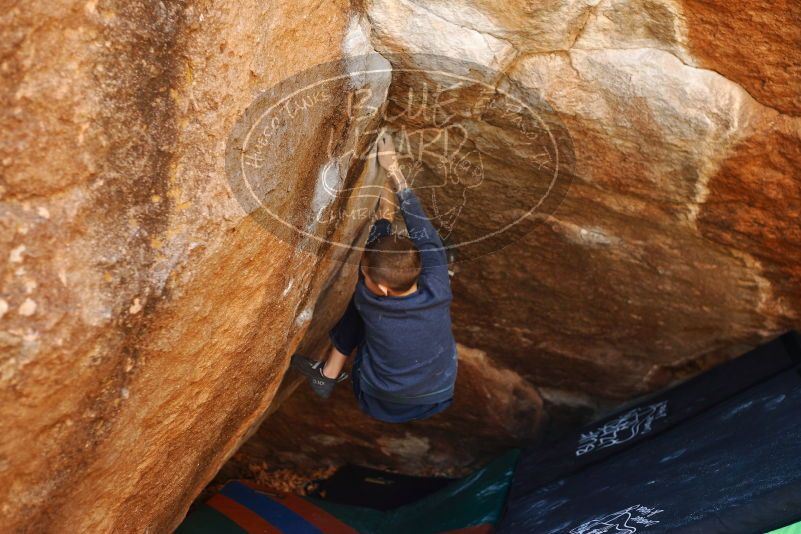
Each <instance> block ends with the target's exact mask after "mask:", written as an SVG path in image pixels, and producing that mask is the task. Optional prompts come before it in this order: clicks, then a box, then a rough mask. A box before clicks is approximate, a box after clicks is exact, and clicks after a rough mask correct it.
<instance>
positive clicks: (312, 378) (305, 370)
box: [290, 354, 348, 399]
mask: <svg viewBox="0 0 801 534" xmlns="http://www.w3.org/2000/svg"><path fill="white" fill-rule="evenodd" d="M290 365H291V367H292V368H293V369H295V370H296V371H299V372H300V373H301V374H302V375H303V376H305V377H306V378H307V379H308V381H309V385H310V386H311V388H312V391H314V394H315V395H317V396H318V397H320V398H322V399H327V398H329V397H331V394H332V393H333V392H334V386H336V385H337V384H338V383H339V382H342V381H343V380H345V379H346V378H348V373H346V372H345V371H342V372H341V373H339V376H338V377H336V378H328V377H327V376H325V375H324V374H323V366H324V365H325V362H318V361H315V360H312V359H310V358H307V357H305V356H303V355H301V354H293V355H292V362H291V363H290Z"/></svg>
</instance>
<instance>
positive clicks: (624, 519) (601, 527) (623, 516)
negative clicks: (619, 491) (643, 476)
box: [570, 504, 663, 534]
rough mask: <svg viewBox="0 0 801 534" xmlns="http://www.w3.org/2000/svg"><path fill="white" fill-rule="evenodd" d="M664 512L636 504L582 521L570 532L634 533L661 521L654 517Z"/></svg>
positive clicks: (599, 533) (597, 533) (573, 533)
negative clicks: (597, 517)
mask: <svg viewBox="0 0 801 534" xmlns="http://www.w3.org/2000/svg"><path fill="white" fill-rule="evenodd" d="M662 512H663V510H659V509H656V508H650V507H648V506H642V505H640V504H635V505H634V506H629V507H628V508H625V509H623V510H619V511H617V512H614V513H611V514H608V515H605V516H603V517H601V518H599V519H591V520H590V521H587V522H585V523H582V524H581V525H579V526H577V527H575V528H574V529H572V530H571V531H570V534H607V533H611V532H625V533H626V534H634V533H635V532H637V530H638V529H643V528H647V527H651V526H653V525H656V524H657V523H659V521H656V520H654V519H652V518H653V517H654V516H655V515H657V514H659V513H662Z"/></svg>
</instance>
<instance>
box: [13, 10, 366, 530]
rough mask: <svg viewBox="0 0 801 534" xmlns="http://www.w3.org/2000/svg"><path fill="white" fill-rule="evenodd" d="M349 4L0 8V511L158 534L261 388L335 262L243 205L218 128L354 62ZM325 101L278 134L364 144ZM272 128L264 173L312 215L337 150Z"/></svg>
mask: <svg viewBox="0 0 801 534" xmlns="http://www.w3.org/2000/svg"><path fill="white" fill-rule="evenodd" d="M354 16H355V14H354V12H352V11H351V10H350V8H349V6H348V5H347V3H343V2H328V3H326V4H325V5H312V4H308V3H304V2H283V3H282V2H268V3H265V2H238V3H236V4H230V3H225V2H205V3H194V2H189V3H180V4H177V3H169V2H159V1H153V2H150V1H134V2H102V1H101V2H97V1H89V2H71V1H61V2H55V3H53V2H33V3H27V4H17V5H15V6H13V7H11V8H9V9H8V10H6V12H5V13H4V14H3V20H2V26H3V35H5V36H8V37H9V39H5V40H4V43H3V45H2V46H3V47H4V49H3V59H2V71H3V77H2V82H0V83H2V93H1V95H2V96H0V98H1V99H2V102H3V105H2V112H1V113H2V119H0V120H2V122H3V127H2V132H3V133H2V134H1V135H2V141H0V161H2V177H0V201H1V202H2V204H1V207H0V228H2V231H0V255H2V257H3V259H4V261H3V262H2V263H0V285H2V289H1V290H0V291H1V292H0V420H2V421H3V423H2V427H3V429H2V433H3V439H2V440H0V481H2V490H0V501H2V506H0V530H2V531H3V532H16V531H20V532H63V531H70V532H145V531H150V532H156V531H158V532H164V531H168V530H170V528H171V527H174V526H175V525H176V524H177V522H178V521H180V519H181V517H182V515H183V513H184V512H185V511H186V509H187V507H188V506H189V503H190V502H191V501H192V499H193V498H194V496H195V495H196V494H197V493H198V492H199V491H200V490H201V489H202V488H203V486H204V485H205V484H206V483H207V481H208V480H209V479H210V478H211V477H212V476H213V475H214V474H215V473H216V471H217V470H218V468H219V466H220V465H221V464H222V463H223V461H224V460H225V459H226V458H227V456H229V455H230V454H232V453H233V452H234V451H235V449H236V447H237V446H238V444H239V442H240V441H241V440H242V439H243V437H244V436H245V435H246V434H247V432H248V431H249V430H250V428H251V427H253V426H254V424H255V423H256V422H257V421H258V420H259V418H260V417H261V415H262V414H263V413H264V411H265V410H266V408H267V407H268V406H269V405H270V402H271V400H272V397H273V395H274V393H275V391H276V389H277V387H278V384H279V383H280V380H281V377H282V375H283V373H284V370H285V367H286V363H287V361H288V357H289V354H291V352H292V348H293V347H294V345H296V344H297V343H298V341H299V339H300V338H301V337H302V335H303V333H304V331H305V329H306V327H307V326H308V324H309V319H310V317H311V314H312V310H313V308H314V303H315V302H316V299H317V297H318V295H319V294H320V292H321V290H322V287H323V286H324V285H325V283H326V281H327V280H328V279H329V278H330V277H332V276H333V274H334V273H335V272H337V271H338V270H339V269H341V264H340V263H338V262H331V261H330V260H325V258H326V257H329V256H331V255H332V254H333V252H331V253H329V252H327V251H326V250H325V248H323V247H322V245H309V246H307V247H306V248H305V250H306V251H305V252H304V251H302V250H300V249H299V247H298V246H296V243H293V242H284V241H281V240H280V239H278V238H277V237H276V236H275V235H274V234H273V233H270V232H268V231H267V230H266V229H265V228H264V227H263V225H262V224H260V217H261V214H260V213H259V212H258V211H253V210H246V206H243V205H241V204H240V202H238V199H237V198H236V197H235V195H234V194H233V193H232V191H231V188H230V186H229V184H228V183H227V181H226V174H225V169H224V165H225V157H224V156H225V144H226V140H227V139H228V136H229V133H230V132H231V131H232V128H233V127H234V124H235V123H236V121H237V119H238V118H239V117H240V116H241V115H242V113H243V111H244V110H245V109H246V108H247V107H248V105H250V104H251V102H252V101H253V99H254V98H255V97H256V96H257V95H258V94H259V93H260V92H261V91H264V90H265V89H266V88H268V87H270V86H272V85H274V84H276V83H278V82H280V81H281V80H283V79H285V78H286V77H288V76H291V75H293V74H294V73H296V72H298V71H301V70H303V69H305V68H308V67H311V66H314V65H317V64H319V63H323V62H326V61H331V60H335V59H337V58H339V57H341V56H342V55H343V53H344V52H343V51H344V50H345V41H346V36H349V35H351V34H352V33H353V31H351V32H350V33H348V32H349V28H351V29H352V27H353V21H354V20H355V19H354ZM357 37H358V35H357ZM351 40H352V39H351ZM349 46H350V45H349ZM328 96H329V100H328V101H327V102H326V103H324V104H320V105H318V106H317V107H316V108H315V109H314V110H312V111H309V112H308V113H305V114H304V115H302V117H303V118H304V121H303V124H301V125H299V126H297V127H296V129H295V130H293V131H291V132H289V133H287V134H286V135H295V136H299V137H302V138H304V139H328V138H329V137H330V136H331V135H329V134H332V135H333V137H334V138H335V139H336V140H338V142H339V144H338V145H337V147H336V148H335V149H333V154H334V155H336V154H338V153H339V152H337V151H343V152H344V151H346V150H347V149H348V147H349V146H351V145H353V144H354V143H355V142H356V141H354V140H353V139H354V137H353V135H351V134H352V132H353V127H352V126H351V125H349V124H347V123H345V122H343V121H342V120H339V119H337V120H333V119H332V118H331V117H332V116H333V115H337V111H338V110H339V109H342V108H343V107H344V106H345V105H346V99H347V96H346V94H345V92H344V91H339V92H338V91H336V90H331V91H330V92H329V94H328ZM362 119H369V117H362ZM332 132H333V133H332ZM358 142H362V141H358ZM278 145H280V143H279V142H276V146H275V150H273V152H269V151H268V152H267V153H266V155H267V156H269V157H270V158H271V161H277V160H280V161H282V162H285V163H286V165H287V166H286V167H285V169H284V170H283V171H282V172H275V173H273V178H274V179H275V180H277V181H279V182H280V183H281V184H282V186H283V187H286V188H287V190H288V191H289V195H288V197H289V199H290V200H291V202H293V203H294V206H295V207H296V209H297V210H302V211H303V212H305V213H310V212H311V210H312V204H314V202H313V200H314V198H315V191H316V189H318V182H319V176H320V169H321V168H323V167H324V166H325V165H326V163H327V159H328V158H329V155H328V153H327V152H326V151H325V150H321V149H319V147H315V145H314V144H313V143H307V149H306V150H302V149H300V148H298V149H296V150H294V151H292V152H291V153H287V151H286V149H284V148H281V147H280V146H278ZM320 145H324V143H323V142H322V141H321V142H320ZM360 165H361V164H360V163H359V162H356V161H354V162H353V164H352V165H350V166H344V167H341V168H340V169H339V170H340V171H341V172H342V174H343V176H345V179H346V180H351V181H352V180H355V179H357V178H358V175H359V172H360V170H361V169H360ZM316 207H318V208H320V209H334V207H335V206H326V205H325V203H323V204H322V205H321V206H316ZM359 231H360V228H359V227H354V225H353V224H351V225H350V226H348V224H343V225H342V226H341V227H340V228H339V229H338V232H340V233H341V234H342V235H343V236H344V237H345V238H347V237H348V236H350V235H356V234H358V233H359Z"/></svg>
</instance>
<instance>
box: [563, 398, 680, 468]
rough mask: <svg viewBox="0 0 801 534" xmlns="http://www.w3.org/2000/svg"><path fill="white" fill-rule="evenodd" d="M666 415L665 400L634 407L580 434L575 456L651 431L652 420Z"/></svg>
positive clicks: (623, 441)
mask: <svg viewBox="0 0 801 534" xmlns="http://www.w3.org/2000/svg"><path fill="white" fill-rule="evenodd" d="M666 416H667V401H662V402H658V403H655V404H649V405H648V406H643V407H640V408H635V409H633V410H631V411H628V412H626V413H624V414H623V415H621V416H620V417H617V418H615V419H613V420H612V421H609V422H608V423H606V424H604V425H602V426H600V427H599V428H597V429H595V430H593V431H591V432H587V433H585V434H582V435H581V437H580V438H579V445H578V448H577V449H576V456H582V455H584V454H587V453H589V452H592V451H595V450H598V449H604V448H606V447H612V446H614V445H620V444H621V443H625V442H627V441H629V440H632V439H634V438H635V437H637V436H638V435H640V434H645V433H648V432H650V431H651V429H652V427H653V424H654V421H656V420H657V419H661V418H662V417H666Z"/></svg>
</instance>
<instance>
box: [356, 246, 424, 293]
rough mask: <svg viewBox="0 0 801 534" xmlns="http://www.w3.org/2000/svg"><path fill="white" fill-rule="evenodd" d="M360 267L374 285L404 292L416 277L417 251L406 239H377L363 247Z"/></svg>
mask: <svg viewBox="0 0 801 534" xmlns="http://www.w3.org/2000/svg"><path fill="white" fill-rule="evenodd" d="M362 265H363V266H364V270H365V272H366V274H367V276H369V277H370V279H371V280H372V281H373V282H375V283H376V284H382V285H385V286H387V287H388V288H390V289H391V290H393V291H398V292H402V291H408V290H409V289H411V287H412V286H413V285H414V283H415V282H416V281H417V279H418V278H419V277H420V251H419V250H417V247H415V246H414V243H413V242H412V241H411V240H410V239H409V238H408V237H403V236H400V235H394V234H393V235H386V236H381V237H379V238H377V239H376V240H375V241H373V242H372V243H370V244H369V245H367V248H366V250H365V251H364V257H363V258H362Z"/></svg>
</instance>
